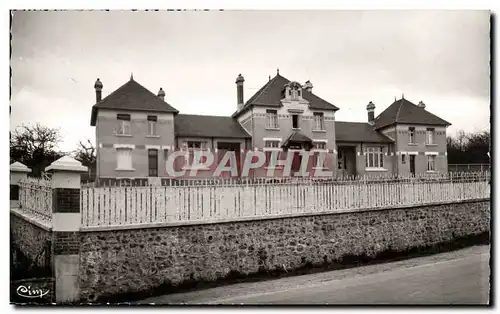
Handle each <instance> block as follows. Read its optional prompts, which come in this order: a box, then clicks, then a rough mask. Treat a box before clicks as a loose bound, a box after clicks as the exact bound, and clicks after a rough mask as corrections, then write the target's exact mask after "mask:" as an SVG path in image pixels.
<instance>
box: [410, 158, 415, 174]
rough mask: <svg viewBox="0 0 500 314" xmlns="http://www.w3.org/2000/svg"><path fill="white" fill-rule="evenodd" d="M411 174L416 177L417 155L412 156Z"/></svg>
mask: <svg viewBox="0 0 500 314" xmlns="http://www.w3.org/2000/svg"><path fill="white" fill-rule="evenodd" d="M410 173H411V174H412V175H415V155H410Z"/></svg>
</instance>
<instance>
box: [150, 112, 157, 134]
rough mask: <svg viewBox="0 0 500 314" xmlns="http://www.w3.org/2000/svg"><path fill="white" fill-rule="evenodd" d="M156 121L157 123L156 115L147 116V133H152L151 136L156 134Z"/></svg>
mask: <svg viewBox="0 0 500 314" xmlns="http://www.w3.org/2000/svg"><path fill="white" fill-rule="evenodd" d="M156 123H157V117H156V116H148V135H153V136H156V135H158V134H157V133H156Z"/></svg>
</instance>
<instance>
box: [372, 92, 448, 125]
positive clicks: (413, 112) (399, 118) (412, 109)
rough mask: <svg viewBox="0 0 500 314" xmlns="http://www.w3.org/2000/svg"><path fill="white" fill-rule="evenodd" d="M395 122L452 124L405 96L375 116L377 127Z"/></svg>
mask: <svg viewBox="0 0 500 314" xmlns="http://www.w3.org/2000/svg"><path fill="white" fill-rule="evenodd" d="M395 123H407V124H424V125H443V126H449V125H451V123H449V122H447V121H445V120H443V119H441V118H439V117H438V116H435V115H433V114H432V113H430V112H428V111H427V110H425V108H421V107H419V106H417V105H415V104H413V103H412V102H410V101H408V100H406V99H404V98H402V99H400V100H396V101H395V102H393V103H392V105H390V106H389V107H387V109H385V110H384V111H383V112H382V113H381V114H379V115H378V116H377V117H376V118H375V127H376V128H377V129H378V128H382V127H384V126H389V125H392V124H395Z"/></svg>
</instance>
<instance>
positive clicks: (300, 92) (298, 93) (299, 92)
mask: <svg viewBox="0 0 500 314" xmlns="http://www.w3.org/2000/svg"><path fill="white" fill-rule="evenodd" d="M300 94H302V91H301V90H300V89H299V90H298V91H297V95H298V96H299V97H300Z"/></svg>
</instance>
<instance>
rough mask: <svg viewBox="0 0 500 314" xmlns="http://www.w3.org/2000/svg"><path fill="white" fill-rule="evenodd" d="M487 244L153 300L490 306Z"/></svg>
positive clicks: (173, 302) (235, 302) (158, 301)
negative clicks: (407, 258) (397, 260)
mask: <svg viewBox="0 0 500 314" xmlns="http://www.w3.org/2000/svg"><path fill="white" fill-rule="evenodd" d="M489 249H490V248H489V246H474V247H469V248H466V249H462V250H459V251H453V252H447V253H442V254H436V255H432V256H426V257H419V258H413V259H410V260H405V261H399V262H393V263H386V264H378V265H370V266H364V267H357V268H351V269H345V270H337V271H329V272H322V273H316V274H310V275H302V276H291V277H287V278H281V279H275V280H268V281H261V282H254V283H238V284H233V285H228V286H222V287H217V288H211V289H206V290H199V291H192V292H187V293H177V294H170V295H163V296H158V297H152V298H149V299H146V300H142V301H140V302H138V303H141V304H144V303H154V304H344V305H347V304H349V305H351V304H488V300H489V276H490V269H489Z"/></svg>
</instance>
